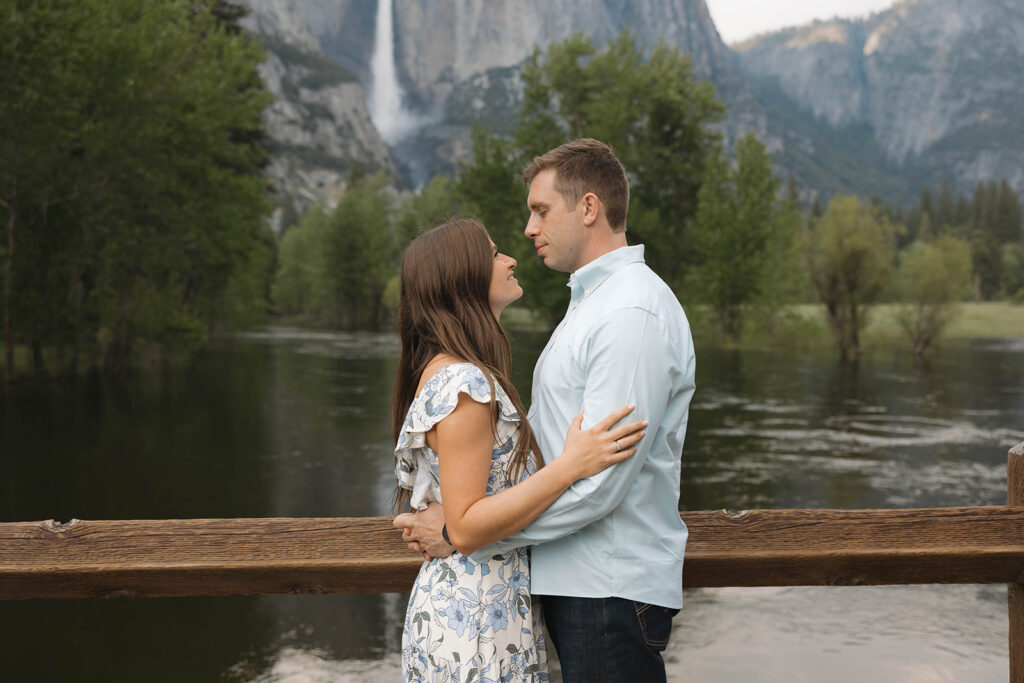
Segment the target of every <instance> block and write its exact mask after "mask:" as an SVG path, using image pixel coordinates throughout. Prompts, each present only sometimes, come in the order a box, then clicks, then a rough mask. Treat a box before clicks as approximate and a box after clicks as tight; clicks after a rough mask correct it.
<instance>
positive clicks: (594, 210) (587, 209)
mask: <svg viewBox="0 0 1024 683" xmlns="http://www.w3.org/2000/svg"><path fill="white" fill-rule="evenodd" d="M580 201H581V202H583V225H585V226H587V227H588V228H589V227H590V226H592V225H593V224H594V222H595V221H596V220H597V216H598V214H600V213H601V198H600V197H598V196H597V195H596V194H594V193H593V192H588V193H586V194H585V195H583V198H582V199H580Z"/></svg>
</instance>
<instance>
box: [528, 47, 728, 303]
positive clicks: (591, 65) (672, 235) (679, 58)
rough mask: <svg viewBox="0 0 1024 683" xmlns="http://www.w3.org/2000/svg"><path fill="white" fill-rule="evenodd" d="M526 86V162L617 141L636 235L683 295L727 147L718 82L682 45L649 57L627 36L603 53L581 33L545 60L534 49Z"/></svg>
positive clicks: (613, 144)
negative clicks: (698, 227)
mask: <svg viewBox="0 0 1024 683" xmlns="http://www.w3.org/2000/svg"><path fill="white" fill-rule="evenodd" d="M523 83H524V96H523V108H522V110H521V115H520V120H519V124H518V127H517V129H516V135H515V139H516V145H517V147H518V151H519V156H520V159H521V160H524V161H525V160H528V159H529V158H531V157H532V156H534V155H537V154H540V153H543V152H545V151H547V150H548V149H550V148H552V147H555V146H557V145H559V144H561V143H563V142H565V141H566V140H569V139H573V138H577V137H581V136H587V137H594V138H597V139H599V140H601V141H603V142H605V143H607V144H609V145H611V147H612V148H613V149H614V150H615V152H616V155H617V156H618V157H619V159H620V160H621V161H622V163H623V164H624V165H625V167H626V169H627V171H628V172H629V174H630V185H631V202H630V216H631V218H630V221H629V229H630V231H631V232H632V233H633V234H635V235H636V236H637V238H638V239H639V240H640V241H642V242H644V244H645V245H647V251H646V260H647V262H648V263H649V264H650V265H651V267H652V268H654V270H655V271H657V272H658V273H659V274H660V275H661V276H662V277H663V278H664V279H665V280H666V282H668V283H669V285H671V286H673V287H674V288H677V289H678V288H679V286H680V285H681V282H682V281H681V276H682V272H683V264H687V263H691V262H692V259H693V254H692V250H691V249H690V244H689V238H688V235H687V234H686V226H687V225H688V224H689V223H690V222H691V221H692V220H693V218H694V216H695V215H696V211H697V193H698V191H699V189H700V186H701V183H702V181H703V177H704V171H705V167H706V165H707V164H708V163H709V161H710V160H711V159H713V158H714V157H715V155H716V154H718V147H719V144H720V137H721V136H720V135H719V133H717V132H716V131H714V130H712V128H711V127H710V124H713V123H715V122H716V121H719V120H721V118H722V116H723V114H724V107H723V105H722V103H721V102H719V101H718V100H717V99H716V98H715V95H714V88H713V87H712V85H711V84H710V83H708V82H706V81H698V80H697V79H696V78H695V76H694V74H693V68H692V66H691V64H690V59H689V57H688V56H686V55H683V54H682V53H681V52H680V51H679V50H678V49H677V48H670V47H667V46H666V45H664V44H658V45H657V46H656V47H655V48H654V49H653V50H652V51H651V54H650V57H649V58H646V59H645V58H644V55H643V52H642V51H641V50H640V49H639V48H638V47H637V45H636V42H635V40H634V39H633V38H632V37H631V36H630V35H629V33H628V32H626V31H623V32H622V33H621V34H620V35H619V36H618V38H617V39H616V40H614V41H612V42H611V43H609V44H608V46H607V48H605V49H604V50H603V51H600V52H599V51H597V50H596V49H595V48H594V47H593V45H591V43H590V40H589V39H588V38H586V37H584V36H582V35H577V36H574V37H573V38H570V39H568V40H566V41H565V42H563V43H560V44H554V45H551V46H550V47H549V48H548V52H547V57H546V59H544V60H543V61H542V59H541V54H540V52H534V54H533V56H532V58H531V59H530V61H529V62H528V63H527V65H526V67H525V68H524V70H523Z"/></svg>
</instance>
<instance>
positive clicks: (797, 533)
mask: <svg viewBox="0 0 1024 683" xmlns="http://www.w3.org/2000/svg"><path fill="white" fill-rule="evenodd" d="M681 515H682V518H683V520H685V522H686V524H687V526H688V527H689V529H690V539H689V542H688V544H687V548H686V565H685V569H684V572H683V585H684V586H686V587H718V586H865V585H893V584H924V583H1005V584H1008V586H1009V595H1008V611H1009V623H1010V642H1009V648H1010V649H1009V654H1010V680H1011V681H1013V682H1014V683H1024V584H1022V583H1021V582H1022V581H1024V443H1021V444H1019V445H1018V446H1016V447H1014V448H1013V449H1011V450H1010V452H1009V455H1008V461H1007V505H995V506H983V507H956V508H917V509H900V510H750V511H744V512H737V513H732V512H727V511H715V512H708V511H704V512H683V513H681ZM420 564H421V560H420V558H419V557H418V556H417V555H415V554H413V553H410V552H409V551H408V550H407V549H406V547H405V544H404V543H403V542H402V541H401V539H400V537H399V534H398V533H397V532H396V531H395V530H394V529H393V528H392V526H391V517H356V518H325V519H315V518H313V519H310V518H306V519H191V520H139V521H123V520H119V521H79V520H71V521H70V522H68V523H66V524H58V523H55V522H53V521H52V520H51V521H46V522H14V523H3V524H0V599H15V600H16V599H27V598H88V597H116V596H128V597H157V596H185V595H263V594H270V593H388V592H405V591H407V590H408V589H409V587H410V586H411V585H412V582H413V579H414V577H415V576H416V572H417V571H418V569H419V567H420Z"/></svg>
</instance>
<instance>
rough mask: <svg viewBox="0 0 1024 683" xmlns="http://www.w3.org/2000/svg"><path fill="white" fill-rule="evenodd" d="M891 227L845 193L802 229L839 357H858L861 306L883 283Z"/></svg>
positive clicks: (889, 259) (864, 311)
mask: <svg viewBox="0 0 1024 683" xmlns="http://www.w3.org/2000/svg"><path fill="white" fill-rule="evenodd" d="M896 232H897V229H896V227H895V226H894V225H893V224H891V223H889V222H888V221H887V220H885V219H884V218H883V217H881V216H880V215H879V214H878V212H877V211H874V210H872V209H870V208H869V207H866V206H864V205H863V204H861V202H860V200H858V199H857V198H856V197H851V196H837V197H834V198H833V199H832V201H830V202H829V204H828V207H827V208H826V210H825V213H824V214H823V215H822V216H821V218H819V219H818V220H817V221H815V222H814V223H813V224H812V226H811V229H810V230H808V231H807V232H806V233H805V239H804V247H805V254H806V257H807V264H808V270H809V271H810V274H811V281H812V282H813V284H814V289H815V291H816V292H817V294H818V298H819V299H820V301H821V302H822V303H823V304H824V305H825V310H826V313H827V315H828V321H829V326H830V327H831V329H832V333H833V336H834V337H835V340H836V345H837V347H838V350H839V358H840V360H843V361H846V360H849V359H850V358H851V357H852V358H859V357H860V355H861V346H860V332H861V330H862V329H863V328H864V325H865V323H866V319H867V310H868V308H869V307H870V305H871V304H873V303H875V302H876V301H877V300H878V299H879V297H880V295H881V293H882V291H883V290H884V288H885V286H886V285H887V284H888V280H889V275H890V269H891V263H892V255H893V250H894V242H895V237H896Z"/></svg>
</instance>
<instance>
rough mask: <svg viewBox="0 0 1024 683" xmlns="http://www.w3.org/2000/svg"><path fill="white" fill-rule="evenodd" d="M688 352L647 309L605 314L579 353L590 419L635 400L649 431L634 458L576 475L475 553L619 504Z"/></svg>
mask: <svg viewBox="0 0 1024 683" xmlns="http://www.w3.org/2000/svg"><path fill="white" fill-rule="evenodd" d="M689 351H690V350H689V349H679V348H672V344H671V342H670V339H669V336H668V334H667V331H666V330H665V329H664V328H663V326H662V323H661V322H660V321H658V320H657V319H656V318H655V317H654V316H653V315H652V314H651V313H649V312H647V311H645V310H642V309H639V308H626V309H620V310H616V311H612V312H611V313H609V314H608V315H606V316H605V317H604V318H603V319H602V321H601V323H600V324H599V325H598V326H597V327H596V329H595V330H594V332H593V333H592V335H591V337H590V340H589V348H588V349H586V350H585V353H584V354H583V355H584V357H583V358H581V359H580V360H581V361H582V362H583V365H584V368H585V373H586V378H585V385H584V395H583V412H584V426H587V423H588V422H589V423H593V422H595V421H597V420H600V419H601V418H602V417H604V416H605V415H607V414H608V413H609V412H611V411H612V410H613V409H614V408H615V407H617V406H620V405H622V404H623V403H632V404H635V405H636V412H635V413H634V415H636V416H637V417H641V418H645V419H647V421H648V422H649V424H650V428H648V435H647V437H646V438H644V439H643V440H642V441H641V442H640V443H639V444H638V451H637V454H636V455H635V456H634V457H632V458H629V459H628V460H626V461H624V462H621V463H619V464H617V465H614V466H612V467H609V468H608V469H606V470H604V471H602V472H600V473H598V474H596V475H594V476H592V477H588V478H586V479H581V480H579V481H577V482H575V483H574V484H573V485H572V486H570V487H569V488H568V489H567V490H566V492H565V493H563V494H562V495H561V497H559V498H558V500H556V501H555V502H554V503H553V504H552V505H551V506H550V507H549V508H548V509H547V510H545V511H544V512H543V513H541V515H540V516H539V517H537V519H535V520H534V521H533V523H531V524H530V525H529V526H527V527H526V528H525V529H523V530H522V531H520V532H518V533H515V534H512V535H511V536H508V537H507V538H504V539H502V540H501V541H498V542H496V543H493V544H491V545H489V546H486V547H484V548H481V549H480V550H478V551H476V552H475V553H474V554H473V556H474V559H478V560H481V559H483V558H486V557H489V556H490V555H492V554H495V553H503V552H507V551H509V550H511V549H512V548H517V547H519V546H524V545H536V544H538V543H544V542H546V541H552V540H554V539H557V538H561V537H563V536H567V535H568V534H571V533H573V532H575V531H577V530H579V529H582V528H583V527H585V526H587V525H588V524H590V523H592V522H594V521H596V520H598V519H601V518H602V517H604V516H606V515H607V514H608V513H610V512H611V511H612V510H614V509H615V508H616V507H617V506H618V505H619V503H621V502H622V499H623V498H624V497H625V496H626V493H627V492H628V491H629V489H630V487H631V486H632V485H633V483H634V482H635V481H636V478H637V476H638V475H639V473H640V469H641V468H642V467H643V464H644V461H645V460H646V458H647V454H648V452H649V451H650V448H651V445H652V444H653V443H654V440H655V439H657V438H663V437H661V436H660V435H659V432H660V425H661V423H662V419H663V417H664V414H665V409H666V407H667V404H668V398H669V394H670V391H671V386H672V384H673V382H672V379H671V377H670V375H671V374H672V373H678V372H683V371H684V369H683V368H682V367H681V365H680V363H681V358H685V357H686V356H687V355H688V354H689Z"/></svg>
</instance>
